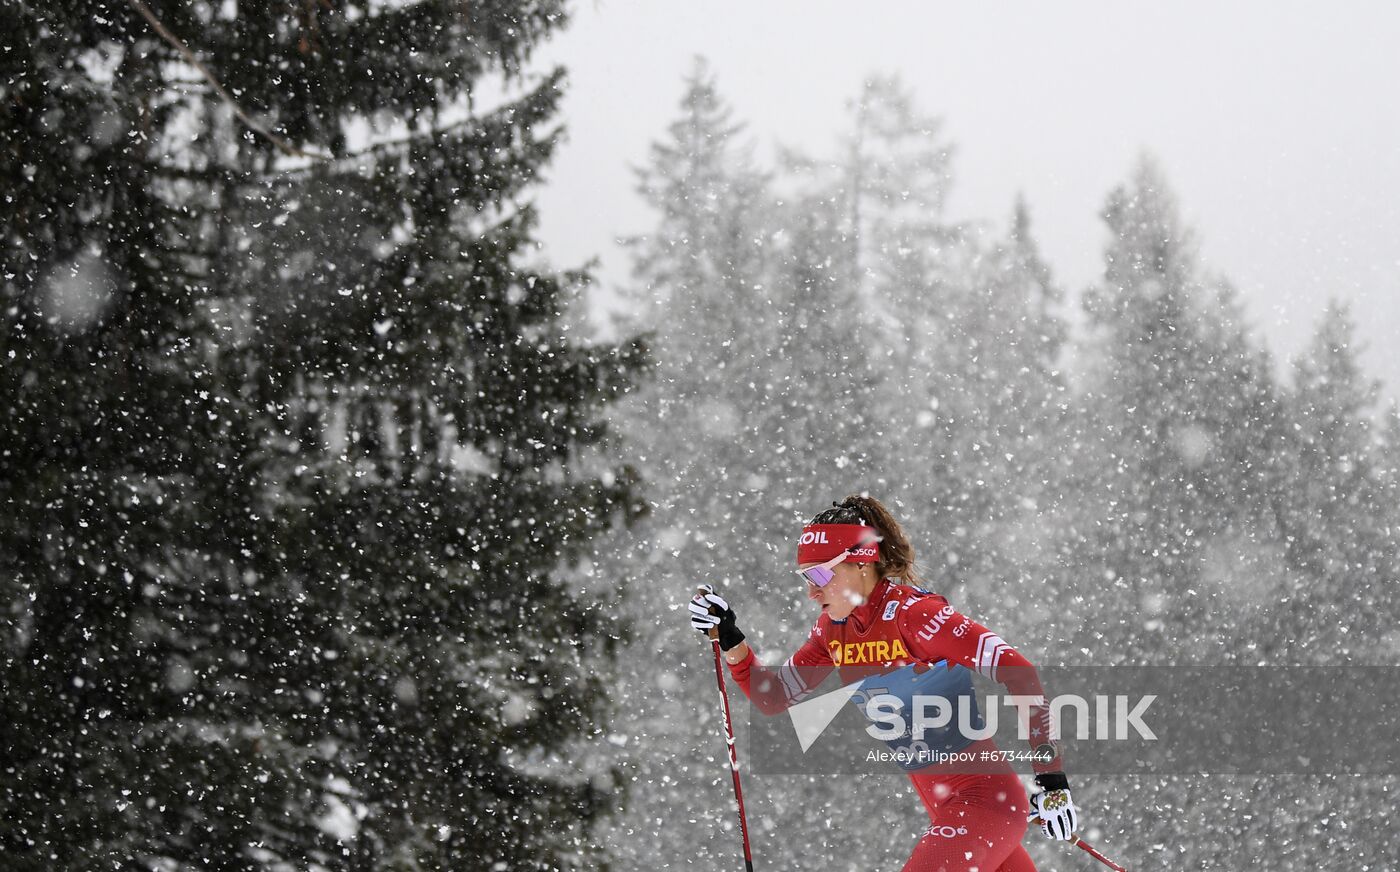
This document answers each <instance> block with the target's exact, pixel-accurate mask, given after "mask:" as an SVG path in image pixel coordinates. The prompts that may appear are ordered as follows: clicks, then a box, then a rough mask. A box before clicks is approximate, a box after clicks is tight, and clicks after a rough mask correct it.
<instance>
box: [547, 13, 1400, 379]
mask: <svg viewBox="0 0 1400 872" xmlns="http://www.w3.org/2000/svg"><path fill="white" fill-rule="evenodd" d="M1397 47H1400V4H1397V3H1394V2H1384V3H1382V2H1369V3H1363V2H1352V3H1347V4H1324V3H1293V2H1273V0H1269V2H1263V0H1258V2H1249V3H1223V2H1212V3H1206V2H1177V3H1171V4H1146V3H1131V4H1129V3H1120V2H1108V0H1103V2H1094V3H1087V2H1056V3H1053V4H1052V3H1035V4H1030V3H1017V4H1010V3H998V4H978V6H977V7H976V8H974V5H973V4H970V3H952V2H944V3H936V2H932V0H923V2H890V0H882V2H878V3H857V2H854V0H843V2H831V0H748V2H742V3H741V2H733V0H724V2H717V0H706V2H699V0H582V2H576V3H575V4H574V6H573V21H572V23H571V25H570V26H569V27H568V28H567V29H566V30H564V31H563V32H561V33H560V34H558V35H557V36H556V37H555V38H554V39H553V40H552V41H551V43H550V44H549V45H548V46H546V47H545V48H543V49H542V50H541V51H540V53H539V54H538V55H537V61H538V63H539V65H540V66H546V65H549V64H553V63H563V64H564V65H565V66H567V67H568V69H569V73H570V80H569V82H570V83H569V91H568V96H567V97H566V99H565V101H564V108H563V120H564V122H565V123H566V124H567V126H568V131H569V138H568V141H567V142H566V143H565V144H564V146H563V147H562V148H561V150H560V151H559V153H558V154H557V156H556V158H555V160H554V162H553V164H552V166H551V168H550V170H549V174H548V182H547V185H546V186H545V187H544V188H543V189H542V190H541V191H540V192H539V196H538V202H539V204H540V208H541V212H542V228H541V231H542V232H541V236H542V239H543V241H544V243H545V249H546V251H547V252H548V253H549V256H550V257H551V259H552V260H553V261H555V262H556V263H557V264H559V265H569V266H572V265H577V264H578V263H580V262H582V261H584V260H587V259H588V258H590V257H593V256H598V257H599V258H601V261H602V270H601V271H600V278H601V279H602V281H603V283H604V285H605V286H606V285H615V284H617V283H619V282H625V281H626V280H627V277H628V276H627V267H628V259H627V255H626V254H625V252H624V251H623V250H621V249H620V248H619V247H618V246H617V245H616V242H615V240H616V238H617V237H618V236H621V235H625V234H629V233H638V232H645V231H646V230H647V229H648V226H649V223H650V216H649V214H648V212H647V210H646V208H645V207H644V206H643V205H642V203H641V202H640V200H639V199H638V198H637V196H636V194H635V193H634V191H633V177H632V173H631V171H630V170H629V169H628V167H629V165H636V164H641V163H642V162H643V161H644V160H645V157H646V152H647V148H648V145H649V144H650V142H651V141H652V140H654V139H655V138H657V137H658V136H660V135H661V134H662V133H663V131H664V129H665V127H666V125H667V124H668V123H670V121H671V120H672V119H673V118H675V117H676V114H677V112H678V101H679V99H680V95H681V91H682V87H683V81H684V77H685V75H686V73H687V72H688V71H689V70H690V68H691V63H692V59H693V58H694V56H695V55H697V54H699V55H704V56H705V57H706V58H708V59H709V61H710V64H711V68H712V69H713V71H714V72H715V74H716V75H717V77H718V82H719V86H720V88H721V90H722V92H723V93H724V95H725V96H726V98H727V99H728V100H729V102H730V103H731V104H732V105H733V107H734V109H735V112H736V115H737V117H738V118H739V119H741V120H743V121H745V122H747V123H748V125H749V132H750V134H751V135H752V136H753V138H754V139H755V140H756V141H757V142H758V143H759V146H760V147H759V152H758V154H759V156H760V158H763V159H766V158H768V157H770V156H771V154H772V151H771V145H772V144H773V143H775V142H778V141H783V142H791V143H800V144H802V145H804V146H805V147H806V150H809V151H812V152H816V153H824V152H827V151H829V150H830V148H831V147H832V144H833V143H834V141H835V140H834V137H835V135H836V132H837V131H838V130H839V129H840V128H841V126H842V125H843V123H844V122H845V120H846V114H845V104H846V101H847V100H848V99H849V98H850V97H851V96H853V95H854V94H855V93H856V92H857V90H858V88H859V86H860V83H861V81H862V80H863V79H864V78H865V77H866V76H867V75H869V74H871V73H898V74H900V75H901V76H902V77H903V79H904V81H905V82H906V83H907V84H908V85H910V86H911V87H912V88H913V89H914V90H915V92H916V93H917V96H918V99H919V102H920V104H921V106H922V108H923V109H925V110H926V111H929V112H932V113H934V114H938V115H941V116H942V117H943V118H944V120H945V122H946V130H947V133H948V134H949V136H950V137H951V138H952V139H953V141H954V142H955V143H956V145H957V149H958V151H957V156H956V160H955V164H954V193H953V197H952V201H951V206H950V214H951V217H954V218H959V219H981V220H991V221H997V222H1000V223H1003V224H1004V222H1005V220H1006V218H1007V216H1008V215H1009V214H1010V210H1011V205H1012V202H1013V199H1014V197H1015V195H1016V193H1017V192H1018V191H1023V192H1024V193H1025V195H1026V197H1027V199H1028V201H1029V204H1030V207H1031V211H1032V217H1033V220H1034V226H1035V232H1036V234H1037V238H1038V240H1039V242H1040V244H1041V246H1042V249H1043V250H1044V252H1045V254H1046V256H1047V258H1048V259H1049V260H1050V262H1051V264H1052V265H1053V267H1054V269H1055V272H1056V276H1057V278H1058V279H1059V281H1060V283H1061V284H1062V285H1064V286H1065V287H1067V288H1069V289H1071V290H1077V289H1079V288H1082V287H1084V286H1085V285H1087V284H1089V283H1091V282H1092V281H1093V280H1094V279H1095V277H1096V276H1097V275H1098V273H1099V271H1100V268H1101V255H1102V249H1103V243H1104V234H1105V231H1104V228H1103V225H1102V224H1101V223H1100V221H1099V220H1098V218H1097V217H1096V216H1097V214H1098V211H1099V208H1100V206H1101V205H1102V203H1103V201H1104V197H1105V195H1106V194H1107V192H1108V191H1109V189H1110V188H1111V187H1112V186H1113V185H1115V184H1117V183H1118V182H1120V181H1122V180H1123V179H1124V178H1125V177H1126V176H1127V174H1128V172H1129V170H1130V169H1131V167H1132V165H1133V163H1134V161H1135V159H1136V157H1137V155H1138V154H1139V153H1141V152H1142V151H1143V150H1148V151H1150V152H1151V153H1152V154H1153V155H1155V157H1156V158H1157V160H1158V162H1159V163H1160V164H1161V165H1162V166H1163V168H1164V169H1165V171H1166V173H1167V175H1168V178H1169V179H1170V181H1171V182H1172V184H1173V186H1174V187H1175V189H1176V191H1177V193H1178V195H1179V196H1180V198H1181V201H1182V207H1183V213H1184V214H1185V216H1186V218H1187V220H1188V221H1189V222H1190V223H1191V224H1192V225H1193V226H1194V228H1195V229H1196V231H1197V237H1198V240H1199V242H1200V251H1201V254H1202V256H1203V260H1204V261H1205V263H1206V264H1207V266H1208V267H1210V268H1213V269H1215V270H1217V271H1219V272H1222V273H1224V274H1225V275H1227V276H1228V277H1230V279H1231V280H1232V281H1233V282H1234V283H1235V284H1236V285H1237V286H1238V287H1239V288H1240V290H1241V293H1242V294H1243V296H1244V300H1245V304H1246V306H1247V313H1248V315H1249V318H1250V322H1251V323H1252V324H1253V325H1254V326H1255V328H1256V331H1257V332H1258V333H1261V334H1262V335H1263V337H1264V338H1265V341H1266V342H1267V343H1268V345H1269V347H1270V348H1271V349H1272V350H1273V351H1274V353H1275V355H1276V356H1281V357H1291V356H1292V355H1293V354H1295V353H1296V352H1297V351H1298V350H1299V349H1300V348H1301V347H1302V345H1303V343H1304V342H1306V340H1307V338H1308V336H1309V334H1310V332H1311V330H1312V328H1313V326H1314V325H1315V324H1316V322H1317V319H1318V317H1319V315H1320V314H1321V312H1322V310H1323V308H1324V306H1325V305H1326V301H1327V299H1328V297H1329V296H1334V295H1335V296H1337V297H1339V298H1342V299H1345V300H1349V301H1351V303H1352V306H1353V311H1354V312H1355V314H1356V316H1357V319H1358V320H1359V321H1360V322H1361V326H1362V336H1361V338H1362V340H1363V342H1364V343H1365V345H1366V348H1365V352H1364V356H1363V361H1364V362H1365V364H1366V366H1367V369H1368V371H1369V372H1370V373H1371V374H1372V375H1374V376H1376V377H1379V378H1383V379H1384V380H1385V382H1386V385H1385V394H1386V395H1387V396H1390V397H1396V396H1400V350H1397V348H1400V111H1397V105H1398V104H1400V99H1397V96H1400V95H1397V87H1396V83H1397V82H1400V48H1397Z"/></svg>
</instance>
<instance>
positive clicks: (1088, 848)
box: [1069, 833, 1128, 872]
mask: <svg viewBox="0 0 1400 872" xmlns="http://www.w3.org/2000/svg"><path fill="white" fill-rule="evenodd" d="M1069 843H1070V844H1071V845H1077V846H1079V847H1081V848H1083V849H1084V850H1085V852H1087V853H1088V855H1089V856H1090V857H1093V858H1094V859H1095V860H1098V861H1099V862H1100V863H1102V864H1104V865H1105V866H1107V867H1108V868H1110V869H1112V870H1113V872H1128V870H1127V869H1124V868H1123V867H1122V866H1119V865H1118V864H1117V863H1115V862H1113V861H1112V860H1110V859H1108V858H1107V857H1105V856H1104V855H1103V854H1100V853H1099V850H1098V848H1095V847H1094V846H1093V845H1091V844H1089V843H1088V842H1086V841H1084V840H1083V839H1081V838H1080V837H1079V836H1078V835H1076V834H1074V833H1070V836H1069Z"/></svg>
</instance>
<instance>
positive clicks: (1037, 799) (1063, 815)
mask: <svg viewBox="0 0 1400 872" xmlns="http://www.w3.org/2000/svg"><path fill="white" fill-rule="evenodd" d="M1035 784H1036V786H1037V787H1039V788H1040V791H1039V792H1038V793H1035V794H1033V795H1032V796H1031V813H1030V820H1031V821H1032V822H1034V823H1038V824H1040V831H1041V832H1042V833H1044V834H1045V835H1047V836H1049V837H1050V838H1052V839H1055V840H1057V841H1061V842H1064V841H1068V840H1069V837H1070V836H1072V835H1074V831H1075V830H1076V829H1078V827H1079V811H1078V809H1076V808H1075V807H1074V800H1073V799H1071V798H1070V795H1069V779H1068V778H1066V777H1065V773H1063V772H1042V773H1040V774H1039V775H1037V776H1036V777H1035Z"/></svg>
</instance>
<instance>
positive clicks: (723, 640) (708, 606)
mask: <svg viewBox="0 0 1400 872" xmlns="http://www.w3.org/2000/svg"><path fill="white" fill-rule="evenodd" d="M700 590H701V591H702V593H698V594H696V595H695V597H694V598H693V599H692V600H691V601H690V625H691V626H692V627H694V628H695V629H697V630H699V631H700V632H702V633H709V632H710V628H712V627H713V628H715V629H717V630H719V647H720V649H721V650H724V651H728V650H729V649H730V648H733V647H735V646H737V645H738V644H739V643H740V642H742V641H744V634H743V632H742V631H741V630H740V629H739V626H738V624H736V623H735V622H734V620H735V617H734V610H733V609H731V608H730V607H729V603H727V602H725V601H724V597H722V596H720V595H719V594H717V593H715V589H714V586H713V585H708V584H702V585H700Z"/></svg>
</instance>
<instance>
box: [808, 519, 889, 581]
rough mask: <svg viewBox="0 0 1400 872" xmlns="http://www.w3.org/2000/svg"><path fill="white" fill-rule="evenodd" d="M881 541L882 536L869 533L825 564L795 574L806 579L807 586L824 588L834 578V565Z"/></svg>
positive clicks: (872, 532)
mask: <svg viewBox="0 0 1400 872" xmlns="http://www.w3.org/2000/svg"><path fill="white" fill-rule="evenodd" d="M883 541H884V538H883V537H882V536H880V535H879V534H877V533H875V532H874V531H871V532H870V533H867V534H866V535H864V536H862V537H861V538H860V541H859V542H857V543H856V544H854V545H852V546H851V547H850V548H847V549H846V550H845V551H842V552H841V553H840V554H837V555H836V556H835V557H833V558H831V559H830V560H828V561H827V562H825V563H823V564H821V565H819V566H809V567H807V568H806V569H799V570H797V574H798V575H800V576H802V577H803V578H805V579H807V583H808V584H812V585H816V586H817V587H826V586H827V585H828V584H830V583H831V580H832V579H833V578H835V577H836V573H835V572H833V571H832V570H833V569H834V568H835V567H836V564H838V563H840V562H841V561H843V560H845V559H846V558H847V557H850V556H851V553H852V552H855V551H859V550H860V549H861V548H865V547H866V546H869V545H874V544H875V543H876V542H883Z"/></svg>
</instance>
